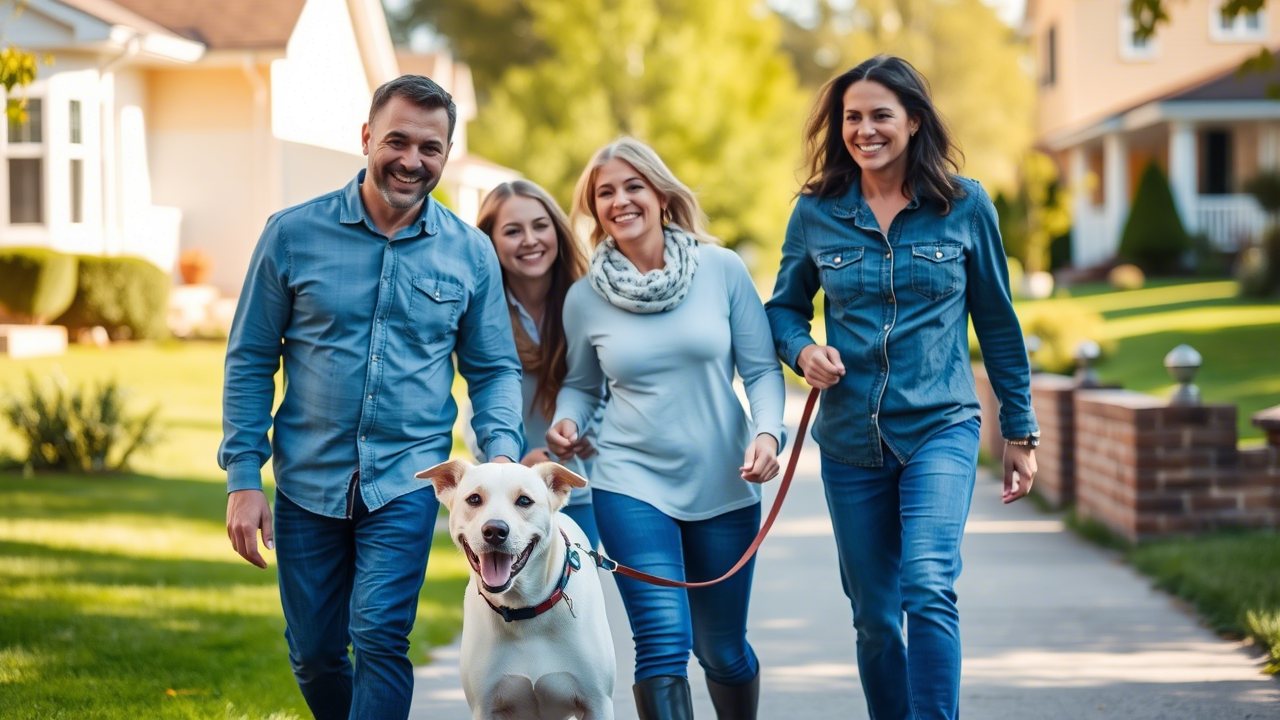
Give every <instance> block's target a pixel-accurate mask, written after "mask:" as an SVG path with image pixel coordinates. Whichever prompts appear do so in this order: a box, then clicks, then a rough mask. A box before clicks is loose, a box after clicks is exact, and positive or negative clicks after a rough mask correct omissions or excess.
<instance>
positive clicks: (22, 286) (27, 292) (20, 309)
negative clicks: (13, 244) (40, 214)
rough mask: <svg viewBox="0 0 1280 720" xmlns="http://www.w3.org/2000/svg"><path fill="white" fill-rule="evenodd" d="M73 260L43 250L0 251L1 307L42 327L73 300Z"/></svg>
mask: <svg viewBox="0 0 1280 720" xmlns="http://www.w3.org/2000/svg"><path fill="white" fill-rule="evenodd" d="M76 266H77V262H76V258H75V257H74V256H72V255H66V254H64V253H60V252H56V251H54V250H48V249H45V248H13V249H10V250H3V251H0V305H4V306H5V307H7V308H8V309H9V310H10V312H13V313H15V314H17V315H19V316H20V317H22V318H23V319H24V320H27V321H28V322H33V323H35V324H37V325H42V324H44V323H46V322H48V321H49V320H50V319H52V318H56V317H58V316H59V315H61V314H62V313H64V312H66V310H67V308H68V307H70V306H71V301H72V299H73V298H75V296H76Z"/></svg>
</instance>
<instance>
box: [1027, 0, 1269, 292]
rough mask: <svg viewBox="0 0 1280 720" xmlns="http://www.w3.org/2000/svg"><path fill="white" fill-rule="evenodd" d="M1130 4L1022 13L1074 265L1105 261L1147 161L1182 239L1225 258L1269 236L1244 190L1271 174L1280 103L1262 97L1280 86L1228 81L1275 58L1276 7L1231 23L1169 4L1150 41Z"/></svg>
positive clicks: (1204, 4) (1214, 6) (1198, 5)
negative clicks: (1187, 236) (1068, 214)
mask: <svg viewBox="0 0 1280 720" xmlns="http://www.w3.org/2000/svg"><path fill="white" fill-rule="evenodd" d="M1129 5H1130V4H1129V2H1128V0H1089V1H1088V2H1073V1H1072V0H1029V2H1028V3H1027V11H1026V12H1027V17H1026V28H1027V31H1028V34H1029V36H1030V38H1031V41H1032V44H1033V48H1032V50H1033V54H1034V57H1035V58H1036V60H1037V64H1038V73H1039V83H1038V90H1037V104H1036V116H1035V137H1036V143H1037V145H1038V146H1040V147H1042V148H1045V149H1046V150H1048V151H1049V152H1051V153H1052V154H1053V155H1054V156H1055V159H1057V160H1058V163H1059V166H1060V167H1061V168H1063V171H1064V175H1066V176H1067V177H1068V179H1069V184H1070V186H1071V187H1072V188H1075V189H1076V194H1075V198H1074V199H1075V202H1074V203H1073V208H1072V225H1073V232H1072V252H1071V264H1072V265H1074V266H1076V267H1088V266H1093V265H1098V264H1100V263H1103V262H1106V261H1109V260H1110V259H1111V258H1113V257H1114V256H1115V254H1116V250H1117V248H1118V245H1119V240H1120V234H1121V230H1122V228H1123V226H1124V223H1125V221H1126V219H1127V218H1128V216H1129V210H1130V204H1131V202H1132V199H1133V193H1134V190H1135V185H1136V184H1137V179H1138V177H1139V175H1140V174H1141V173H1142V170H1143V168H1144V167H1145V166H1146V164H1147V163H1148V162H1150V161H1151V160H1154V161H1156V162H1157V163H1158V164H1159V165H1160V166H1161V167H1162V168H1163V169H1164V171H1165V173H1166V174H1167V175H1168V177H1169V183H1170V186H1171V189H1172V191H1173V197H1174V200H1175V202H1176V205H1177V208H1178V212H1179V214H1180V216H1181V218H1182V221H1183V224H1184V225H1185V226H1186V228H1187V230H1188V231H1189V232H1191V233H1199V234H1203V235H1205V236H1207V238H1208V239H1209V241H1210V242H1211V243H1212V244H1213V246H1214V247H1215V248H1216V249H1218V250H1219V251H1222V252H1224V253H1234V252H1236V251H1238V250H1240V249H1241V248H1242V247H1243V246H1245V245H1247V244H1249V243H1250V242H1251V241H1252V240H1253V239H1254V238H1255V237H1257V236H1258V235H1259V234H1260V233H1261V232H1262V230H1263V229H1264V226H1265V225H1266V217H1265V214H1264V213H1263V211H1262V209H1261V208H1260V207H1259V205H1258V203H1257V201H1256V200H1255V199H1254V197H1253V196H1252V195H1249V194H1247V193H1245V192H1243V188H1242V186H1243V184H1244V183H1245V181H1247V180H1248V179H1249V178H1251V177H1253V176H1254V175H1256V174H1258V173H1259V172H1260V171H1263V170H1274V169H1276V168H1277V167H1280V100H1276V99H1273V98H1272V97H1271V96H1270V95H1269V93H1268V90H1269V89H1270V88H1271V87H1275V86H1276V84H1277V83H1280V73H1278V72H1276V71H1275V70H1270V71H1264V72H1250V73H1238V72H1237V71H1238V70H1239V68H1240V66H1241V64H1242V62H1244V61H1245V60H1247V59H1249V58H1251V57H1255V56H1257V55H1258V54H1259V51H1260V50H1262V49H1264V48H1275V47H1277V46H1280V4H1277V3H1266V4H1264V5H1263V7H1262V8H1261V9H1260V10H1258V11H1255V12H1247V11H1246V12H1241V13H1239V14H1237V15H1236V16H1234V17H1228V16H1226V15H1225V14H1224V13H1223V12H1222V6H1223V0H1185V1H1183V2H1166V3H1165V4H1164V9H1165V10H1166V11H1167V12H1168V14H1169V20H1168V22H1166V23H1163V24H1161V25H1159V27H1158V28H1157V29H1156V32H1155V33H1154V35H1152V36H1151V37H1149V38H1146V39H1142V38H1140V37H1139V36H1138V35H1137V34H1136V33H1135V26H1134V21H1133V18H1132V17H1130V15H1129V12H1128V11H1129Z"/></svg>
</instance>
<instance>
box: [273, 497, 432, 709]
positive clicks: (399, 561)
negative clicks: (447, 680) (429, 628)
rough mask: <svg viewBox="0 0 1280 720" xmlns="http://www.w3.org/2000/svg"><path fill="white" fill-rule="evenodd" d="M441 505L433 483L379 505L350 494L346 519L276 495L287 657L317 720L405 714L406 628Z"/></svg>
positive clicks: (409, 675) (409, 674)
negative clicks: (372, 506) (371, 506)
mask: <svg viewBox="0 0 1280 720" xmlns="http://www.w3.org/2000/svg"><path fill="white" fill-rule="evenodd" d="M437 507H438V503H437V502H436V498H435V494H434V493H433V492H432V491H431V488H423V489H421V490H415V491H414V492H411V493H409V494H407V495H402V496H401V497H398V498H396V499H395V500H392V501H391V502H390V503H387V504H386V505H384V506H383V507H381V508H379V509H378V510H377V511H375V512H369V509H368V508H367V507H365V504H364V501H363V500H362V499H361V498H360V493H356V494H355V502H354V503H353V505H352V513H351V518H350V519H347V518H330V517H324V516H322V515H316V514H315V513H311V512H308V511H306V510H304V509H302V508H301V507H299V506H298V505H296V504H295V503H294V502H293V501H291V500H289V498H287V497H285V495H284V494H283V493H280V492H277V493H276V507H275V533H276V562H277V564H278V566H279V568H278V569H279V576H280V601H281V604H282V605H283V606H284V618H285V622H286V624H287V628H286V630H285V638H286V639H287V640H288V641H289V662H290V664H292V665H293V673H294V675H295V676H296V677H297V680H298V687H299V688H301V689H302V696H303V698H305V699H306V701H307V707H309V708H311V713H312V714H313V715H315V716H316V718H317V720H347V719H348V718H351V719H352V720H355V719H357V718H359V719H361V720H364V719H366V718H380V719H381V718H389V719H392V720H394V719H395V718H406V717H408V715H409V700H410V697H411V696H412V695H413V666H412V664H411V663H410V662H409V658H408V652H409V631H410V630H412V629H413V621H414V619H415V618H416V617H417V612H418V593H419V592H421V590H422V580H423V575H424V573H425V572H426V569H427V555H428V553H429V552H430V550H431V536H432V534H433V528H434V526H435V521H436V509H437ZM348 645H350V646H351V647H352V649H353V650H354V652H353V655H354V656H355V671H354V673H353V672H352V666H351V658H350V657H349V656H348V654H347V646H348Z"/></svg>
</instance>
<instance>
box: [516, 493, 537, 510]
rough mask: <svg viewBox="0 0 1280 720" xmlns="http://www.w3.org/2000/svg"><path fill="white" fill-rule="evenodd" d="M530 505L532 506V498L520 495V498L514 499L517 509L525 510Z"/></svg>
mask: <svg viewBox="0 0 1280 720" xmlns="http://www.w3.org/2000/svg"><path fill="white" fill-rule="evenodd" d="M532 504H533V498H531V497H529V496H528V495H521V496H520V497H518V498H516V505H517V506H518V507H522V508H527V507H529V506H530V505H532Z"/></svg>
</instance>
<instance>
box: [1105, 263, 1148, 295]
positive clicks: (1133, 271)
mask: <svg viewBox="0 0 1280 720" xmlns="http://www.w3.org/2000/svg"><path fill="white" fill-rule="evenodd" d="M1107 283H1109V284H1110V285H1111V287H1113V288H1115V289H1116V290H1141V289H1142V286H1143V285H1145V284H1146V283H1147V276H1146V275H1145V274H1144V273H1143V272H1142V268H1140V267H1138V266H1137V265H1117V266H1115V267H1113V268H1111V272H1109V273H1107Z"/></svg>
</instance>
